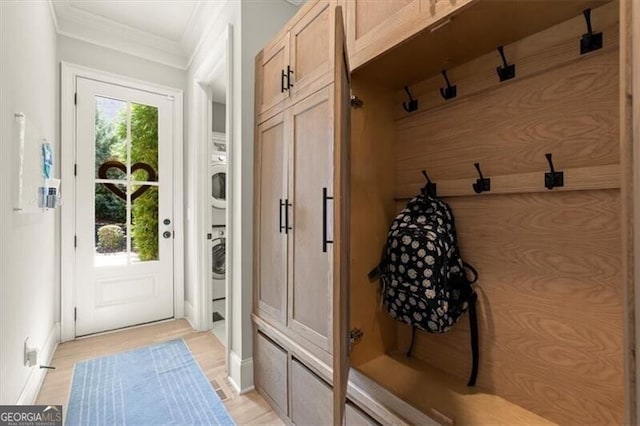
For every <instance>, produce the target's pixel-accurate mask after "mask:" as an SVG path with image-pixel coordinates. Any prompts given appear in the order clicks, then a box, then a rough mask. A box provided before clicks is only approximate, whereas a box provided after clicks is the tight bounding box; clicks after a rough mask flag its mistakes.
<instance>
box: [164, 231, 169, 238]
mask: <svg viewBox="0 0 640 426" xmlns="http://www.w3.org/2000/svg"><path fill="white" fill-rule="evenodd" d="M162 236H163V237H165V238H171V232H170V231H164V232H163V233H162Z"/></svg>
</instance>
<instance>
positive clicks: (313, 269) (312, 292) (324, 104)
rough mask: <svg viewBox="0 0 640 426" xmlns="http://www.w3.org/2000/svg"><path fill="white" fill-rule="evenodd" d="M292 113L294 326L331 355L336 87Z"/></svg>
mask: <svg viewBox="0 0 640 426" xmlns="http://www.w3.org/2000/svg"><path fill="white" fill-rule="evenodd" d="M290 110H291V121H290V127H289V129H290V131H291V143H290V149H289V164H290V168H289V194H290V198H291V201H292V203H293V205H292V212H293V217H292V219H293V223H292V227H293V229H292V230H291V234H290V236H289V278H290V282H289V326H290V327H291V328H292V329H293V330H294V331H296V332H297V333H298V334H299V335H301V336H302V337H304V338H305V339H306V340H308V341H310V342H311V343H313V344H315V345H317V346H319V347H320V348H322V349H324V350H325V351H328V352H331V350H332V348H331V336H332V323H331V311H332V293H333V290H332V277H333V247H332V244H331V243H330V241H331V239H332V238H333V230H332V224H333V201H332V200H331V198H330V197H331V196H332V195H333V192H334V190H333V151H334V143H333V133H332V128H333V120H334V114H333V85H329V86H327V87H325V88H324V89H322V90H320V91H318V92H316V93H315V94H313V95H311V96H309V97H307V98H306V99H304V100H303V101H301V102H298V103H297V104H296V105H295V106H293V107H292V108H291V109H290Z"/></svg>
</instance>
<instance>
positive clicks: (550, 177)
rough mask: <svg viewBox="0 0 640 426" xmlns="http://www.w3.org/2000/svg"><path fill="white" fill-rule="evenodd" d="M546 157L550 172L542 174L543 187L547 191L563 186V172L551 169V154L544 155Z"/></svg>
mask: <svg viewBox="0 0 640 426" xmlns="http://www.w3.org/2000/svg"><path fill="white" fill-rule="evenodd" d="M544 156H545V157H547V162H548V163H549V169H550V170H551V171H550V172H548V173H545V174H544V186H545V188H547V189H553V188H556V187H559V186H564V172H556V170H555V169H554V168H553V160H552V159H551V154H545V155H544Z"/></svg>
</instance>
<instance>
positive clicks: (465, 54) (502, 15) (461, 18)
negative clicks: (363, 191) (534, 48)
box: [353, 0, 608, 90]
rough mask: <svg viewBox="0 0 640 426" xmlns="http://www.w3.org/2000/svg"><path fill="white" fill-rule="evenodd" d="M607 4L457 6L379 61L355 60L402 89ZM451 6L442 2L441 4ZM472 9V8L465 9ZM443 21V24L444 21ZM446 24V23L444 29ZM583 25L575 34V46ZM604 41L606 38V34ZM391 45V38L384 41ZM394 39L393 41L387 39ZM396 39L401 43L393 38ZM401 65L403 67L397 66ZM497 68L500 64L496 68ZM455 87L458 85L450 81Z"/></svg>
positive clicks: (484, 1) (542, 0)
mask: <svg viewBox="0 0 640 426" xmlns="http://www.w3.org/2000/svg"><path fill="white" fill-rule="evenodd" d="M607 2H608V1H607V0H604V1H599V0H572V1H556V0H518V1H504V0H480V1H474V2H472V3H468V2H466V1H465V2H460V1H457V2H455V7H456V8H457V7H458V6H461V9H464V11H463V12H461V13H458V12H460V11H461V9H458V10H455V11H452V12H451V13H450V14H449V17H450V18H451V19H444V20H442V19H439V20H436V21H434V20H429V19H427V18H423V19H425V20H426V21H428V22H426V21H425V23H426V26H422V27H421V28H425V27H426V29H425V30H424V31H421V32H420V33H419V34H417V35H416V36H415V37H411V38H405V39H403V40H404V41H403V43H402V44H401V45H399V46H397V47H396V48H394V49H392V50H389V51H387V52H385V54H384V55H377V56H375V55H369V59H370V58H373V57H374V56H375V59H374V60H372V61H370V62H369V63H366V64H364V65H363V62H361V61H359V60H358V58H357V57H355V58H353V59H354V68H355V72H356V74H359V73H363V74H366V75H367V78H369V79H370V81H372V82H374V83H376V84H381V85H385V86H386V87H391V88H393V89H395V90H400V89H402V87H403V86H405V85H411V84H413V83H416V82H419V81H422V80H424V79H425V78H428V77H431V76H434V75H437V74H439V73H440V71H441V70H442V69H443V68H447V69H448V68H454V67H455V66H457V65H459V64H464V63H466V62H469V61H471V60H473V59H475V58H477V57H478V56H480V55H483V54H485V53H489V52H493V51H495V49H496V48H497V47H498V46H500V45H509V44H510V43H513V42H514V41H516V40H521V39H523V38H525V37H527V36H529V35H531V34H534V33H537V32H539V31H542V30H544V29H546V28H549V27H552V26H554V25H557V24H559V23H561V22H564V21H566V20H568V19H571V18H574V17H576V16H580V15H581V14H582V11H583V10H584V9H586V8H597V7H599V6H601V5H603V4H605V3H607ZM440 3H443V4H446V3H451V2H449V1H438V4H440ZM466 6H468V7H466ZM442 21H444V22H442ZM442 24H446V25H442ZM584 33H585V27H584V26H583V27H582V29H581V30H579V32H578V33H577V34H576V35H575V37H576V38H575V42H576V46H577V45H578V43H579V40H580V37H581V36H582V34H584ZM605 37H606V36H605ZM384 41H385V42H387V41H388V40H386V39H385V40H384ZM389 41H391V39H389ZM393 41H396V43H397V40H393ZM380 53H381V52H380ZM398 64H402V66H398ZM496 66H497V65H496ZM452 83H454V84H455V82H452Z"/></svg>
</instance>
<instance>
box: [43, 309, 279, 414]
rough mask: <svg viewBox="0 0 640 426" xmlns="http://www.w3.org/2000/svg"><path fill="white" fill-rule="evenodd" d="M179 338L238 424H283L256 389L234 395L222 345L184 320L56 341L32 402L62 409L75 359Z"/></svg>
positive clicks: (213, 337)
mask: <svg viewBox="0 0 640 426" xmlns="http://www.w3.org/2000/svg"><path fill="white" fill-rule="evenodd" d="M179 338H182V339H184V341H185V342H186V343H187V346H189V348H190V349H191V352H192V353H193V356H194V357H195V358H196V360H197V361H198V364H200V367H201V368H202V370H203V371H204V373H205V375H206V376H207V378H208V379H209V380H210V381H211V384H212V386H213V388H214V389H215V390H216V392H217V393H218V395H219V396H220V399H222V400H223V401H224V405H225V406H226V407H227V410H228V411H229V414H231V416H232V417H233V419H234V420H235V421H236V423H237V424H238V425H283V423H282V421H281V420H280V418H279V417H278V415H277V414H276V413H275V412H274V411H273V410H271V408H270V407H269V405H268V404H267V403H266V402H265V400H264V399H263V398H262V397H261V396H260V395H259V394H258V393H257V392H256V391H251V392H248V393H246V394H244V395H237V394H236V393H235V392H234V390H233V388H232V387H231V385H230V384H229V382H228V381H227V379H226V374H225V352H224V347H223V346H222V344H220V342H219V341H218V340H217V339H216V338H215V336H214V335H213V334H212V333H210V332H197V331H195V330H193V328H191V326H190V325H189V323H188V322H187V321H186V320H175V321H166V322H162V323H157V324H151V325H147V326H143V327H137V328H132V329H127V330H123V331H118V332H114V333H108V334H102V335H98V336H93V337H88V338H84V339H79V340H75V341H72V342H67V343H62V344H60V345H58V348H57V349H56V352H55V354H54V355H53V360H52V361H51V365H52V366H54V367H56V369H55V370H49V371H48V373H47V376H46V377H45V380H44V383H43V385H42V389H41V390H40V393H39V394H38V399H37V401H36V404H46V405H63V406H64V407H63V409H66V405H67V400H68V397H69V391H70V388H71V377H72V373H73V366H74V365H75V363H76V362H78V361H82V360H86V359H92V358H98V357H101V356H105V355H111V354H115V353H118V352H123V351H127V350H131V349H135V348H139V347H142V346H147V345H151V344H154V343H159V342H164V341H167V340H172V339H179Z"/></svg>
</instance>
